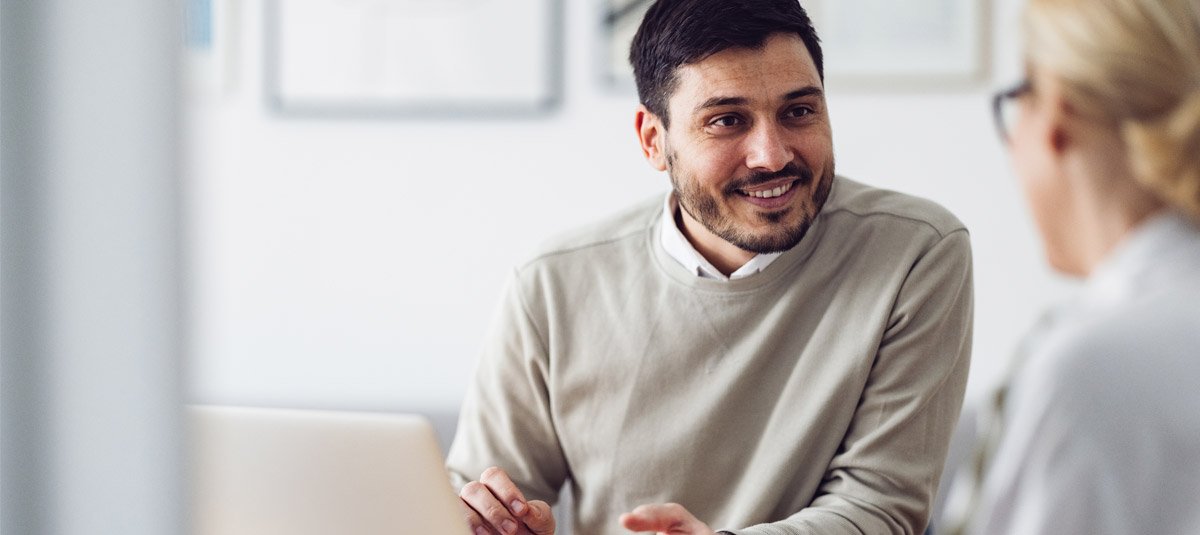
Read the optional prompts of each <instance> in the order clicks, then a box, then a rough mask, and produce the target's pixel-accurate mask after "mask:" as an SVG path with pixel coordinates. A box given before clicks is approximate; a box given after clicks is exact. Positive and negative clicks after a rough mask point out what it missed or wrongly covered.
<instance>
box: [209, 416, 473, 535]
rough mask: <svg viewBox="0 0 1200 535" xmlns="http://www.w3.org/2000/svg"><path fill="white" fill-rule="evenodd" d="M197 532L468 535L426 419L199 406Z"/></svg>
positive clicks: (226, 534) (225, 534)
mask: <svg viewBox="0 0 1200 535" xmlns="http://www.w3.org/2000/svg"><path fill="white" fill-rule="evenodd" d="M188 411H189V413H188V420H189V424H190V425H191V429H190V432H191V439H192V440H191V445H192V452H191V453H192V457H191V461H192V463H191V474H190V477H191V482H192V488H191V491H192V509H191V518H192V527H193V531H192V533H194V534H195V535H276V534H277V535H334V534H338V535H341V534H362V535H375V534H378V535H385V534H387V535H399V534H410V533H422V534H446V535H466V534H467V524H466V520H465V516H464V514H463V513H462V509H461V506H460V505H459V504H458V498H457V497H456V496H455V495H454V492H453V490H452V489H451V487H450V479H449V477H448V476H447V474H446V470H445V467H444V466H443V464H442V456H441V452H440V450H439V449H438V446H437V441H436V439H435V438H434V434H433V429H432V427H431V426H430V425H429V423H428V422H427V421H426V420H425V419H424V418H422V417H419V416H412V415H384V414H368V413H344V412H322V411H298V410H281V409H255V408H234V407H189V409H188Z"/></svg>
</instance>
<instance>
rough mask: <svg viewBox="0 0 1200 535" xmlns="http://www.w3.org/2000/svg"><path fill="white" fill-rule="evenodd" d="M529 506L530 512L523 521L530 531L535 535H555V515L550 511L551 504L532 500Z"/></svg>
mask: <svg viewBox="0 0 1200 535" xmlns="http://www.w3.org/2000/svg"><path fill="white" fill-rule="evenodd" d="M528 505H529V512H528V513H526V514H525V516H524V517H523V518H522V520H524V521H525V526H526V527H528V528H529V531H530V532H532V533H533V534H534V535H554V529H555V525H554V524H555V523H554V513H553V512H552V511H551V510H550V504H548V503H546V502H543V501H541V500H532V501H530V502H528Z"/></svg>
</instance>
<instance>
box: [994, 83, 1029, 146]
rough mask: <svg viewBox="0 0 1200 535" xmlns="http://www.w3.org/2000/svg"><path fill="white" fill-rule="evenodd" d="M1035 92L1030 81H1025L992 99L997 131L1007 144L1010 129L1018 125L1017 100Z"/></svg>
mask: <svg viewBox="0 0 1200 535" xmlns="http://www.w3.org/2000/svg"><path fill="white" fill-rule="evenodd" d="M1032 90H1033V84H1032V83H1031V82H1030V81H1029V80H1028V79H1026V80H1023V81H1021V83H1019V84H1017V85H1016V86H1014V87H1013V88H1011V89H1007V90H1004V91H1001V92H999V93H996V95H995V96H993V97H992V112H993V113H995V118H996V131H997V132H999V134H1000V139H1002V140H1004V142H1005V143H1008V142H1009V129H1011V128H1012V126H1013V124H1015V123H1016V119H1017V106H1016V104H1017V99H1019V98H1021V97H1023V96H1025V94H1027V93H1029V92H1030V91H1032Z"/></svg>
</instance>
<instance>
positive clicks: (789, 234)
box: [721, 222, 810, 254]
mask: <svg viewBox="0 0 1200 535" xmlns="http://www.w3.org/2000/svg"><path fill="white" fill-rule="evenodd" d="M809 226H810V225H809V224H808V223H807V222H804V223H802V224H801V225H800V226H799V227H792V228H789V229H786V230H782V231H781V230H776V231H775V232H767V233H762V234H756V235H750V234H749V233H744V232H737V233H726V235H724V236H721V237H722V239H724V240H725V241H727V242H729V243H732V244H733V245H735V246H737V247H738V248H739V249H741V250H743V251H748V252H751V253H755V254H771V253H782V252H784V251H788V250H791V249H792V248H793V247H795V246H796V245H798V244H799V243H800V242H801V241H802V240H803V239H804V236H805V235H806V234H808V228H809Z"/></svg>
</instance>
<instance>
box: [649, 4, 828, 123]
mask: <svg viewBox="0 0 1200 535" xmlns="http://www.w3.org/2000/svg"><path fill="white" fill-rule="evenodd" d="M776 33H794V34H796V35H799V36H800V39H801V40H803V41H804V46H805V47H807V48H808V53H809V54H811V55H812V59H813V63H815V64H816V66H817V74H818V75H820V77H821V80H822V81H824V80H825V66H824V58H823V56H822V54H821V40H820V39H819V38H817V32H816V30H815V29H813V25H812V20H811V19H810V18H809V17H808V13H807V12H805V11H804V8H803V7H800V2H799V1H798V0H657V1H656V2H654V4H653V5H651V6H650V8H649V9H648V10H647V11H646V16H645V18H643V19H642V24H641V26H640V27H638V31H637V34H636V35H634V37H633V45H632V46H630V49H629V62H630V63H632V64H633V76H634V79H635V80H636V81H637V89H638V98H640V99H641V101H642V104H643V105H645V106H646V108H647V109H649V110H650V112H651V113H653V114H655V115H657V116H658V117H659V118H660V119H661V120H662V121H663V125H664V126H667V125H668V117H667V100H668V99H669V97H670V96H671V93H673V92H674V91H675V84H676V82H677V79H676V71H677V69H679V67H681V66H683V65H687V64H690V63H695V62H698V61H702V60H704V59H705V58H707V57H709V56H711V55H713V54H716V53H718V52H721V51H723V50H726V49H729V48H735V47H740V48H752V49H756V48H761V47H762V46H763V45H764V44H765V43H766V41H767V38H768V37H770V36H771V35H773V34H776Z"/></svg>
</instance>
